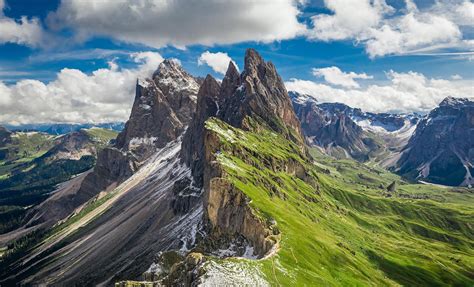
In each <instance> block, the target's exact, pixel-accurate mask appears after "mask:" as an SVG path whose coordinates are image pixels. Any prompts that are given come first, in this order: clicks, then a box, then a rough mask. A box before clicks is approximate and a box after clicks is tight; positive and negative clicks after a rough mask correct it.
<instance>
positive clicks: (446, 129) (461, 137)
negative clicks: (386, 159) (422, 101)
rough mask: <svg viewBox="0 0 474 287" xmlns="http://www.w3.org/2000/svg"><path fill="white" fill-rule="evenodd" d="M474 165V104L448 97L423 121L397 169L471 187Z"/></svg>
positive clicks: (410, 175) (466, 100) (407, 173)
mask: <svg viewBox="0 0 474 287" xmlns="http://www.w3.org/2000/svg"><path fill="white" fill-rule="evenodd" d="M473 163H474V102H473V101H471V100H469V99H456V98H451V97H448V98H446V99H444V100H443V101H442V102H441V103H440V104H439V107H437V108H436V109H434V110H432V111H431V112H430V113H429V115H428V116H427V117H426V118H424V119H423V120H422V121H421V122H420V124H419V125H418V127H417V128H416V131H415V133H414V135H413V137H412V138H411V139H410V141H409V142H408V144H407V145H406V146H405V148H404V150H403V153H402V156H401V157H400V159H399V160H398V162H397V169H396V170H397V171H398V172H399V173H401V174H403V175H405V176H408V177H410V178H415V179H420V180H426V181H429V182H433V183H439V184H446V185H462V186H470V185H472V184H474V179H473V172H474V164H473Z"/></svg>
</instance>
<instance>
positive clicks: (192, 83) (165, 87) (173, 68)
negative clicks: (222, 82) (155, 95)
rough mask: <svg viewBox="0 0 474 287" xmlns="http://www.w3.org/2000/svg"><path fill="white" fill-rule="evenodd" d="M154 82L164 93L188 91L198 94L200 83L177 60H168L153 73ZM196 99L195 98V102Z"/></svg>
mask: <svg viewBox="0 0 474 287" xmlns="http://www.w3.org/2000/svg"><path fill="white" fill-rule="evenodd" d="M153 80H154V81H155V83H156V85H157V86H158V87H159V88H160V89H161V90H162V91H163V93H165V94H166V93H167V92H168V91H171V92H180V91H183V90H184V91H188V92H190V93H194V94H197V92H198V90H199V83H198V82H197V80H196V79H195V78H194V77H193V76H191V75H190V74H189V73H188V72H186V71H185V70H184V69H183V67H182V66H181V64H180V63H179V61H178V60H177V59H166V60H164V61H163V62H161V63H160V65H159V66H158V69H157V70H156V71H155V72H154V73H153ZM195 99H196V98H194V100H195Z"/></svg>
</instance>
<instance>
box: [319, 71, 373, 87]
mask: <svg viewBox="0 0 474 287" xmlns="http://www.w3.org/2000/svg"><path fill="white" fill-rule="evenodd" d="M312 72H313V75H314V76H316V77H323V78H324V80H325V81H326V82H328V83H330V84H333V85H337V86H342V87H345V88H359V87H360V86H359V84H358V83H357V82H356V81H355V80H354V79H372V78H373V77H372V76H369V75H367V74H365V73H362V74H357V73H354V72H349V73H346V72H343V71H341V69H339V68H338V67H335V66H333V67H327V68H318V69H317V68H313V70H312Z"/></svg>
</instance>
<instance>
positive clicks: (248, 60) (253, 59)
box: [244, 48, 264, 71]
mask: <svg viewBox="0 0 474 287" xmlns="http://www.w3.org/2000/svg"><path fill="white" fill-rule="evenodd" d="M261 64H264V61H263V58H262V57H261V56H260V54H259V53H258V52H257V51H256V50H255V49H251V48H250V49H247V51H245V66H244V70H245V71H251V70H254V69H256V68H257V67H258V66H259V65H261Z"/></svg>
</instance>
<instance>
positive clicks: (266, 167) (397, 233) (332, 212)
mask: <svg viewBox="0 0 474 287" xmlns="http://www.w3.org/2000/svg"><path fill="white" fill-rule="evenodd" d="M207 128H208V129H209V130H211V131H212V132H214V133H215V134H217V135H218V136H219V139H220V141H221V150H220V151H219V155H218V161H219V162H220V164H221V165H222V167H223V168H224V169H225V171H226V172H227V178H228V179H229V180H230V181H231V182H232V183H233V184H234V186H235V187H237V188H238V189H239V190H240V191H242V192H243V193H244V194H245V195H246V196H248V197H249V198H250V200H251V201H250V205H251V207H252V208H253V210H254V211H255V213H256V214H257V215H259V216H261V217H262V218H264V219H265V220H268V221H269V222H274V221H276V223H277V227H278V229H279V231H280V232H281V242H280V243H279V250H278V252H277V253H276V254H274V255H273V256H270V257H268V258H266V259H262V260H250V259H237V258H232V259H230V258H229V259H216V258H212V257H208V258H207V261H206V265H205V269H206V270H208V274H211V275H212V274H213V272H215V271H216V270H219V272H227V274H234V275H235V276H237V277H239V276H241V277H242V276H246V275H245V274H249V272H250V273H251V274H254V275H257V276H260V277H261V278H262V279H264V280H265V281H267V282H268V283H269V284H270V285H272V286H397V285H404V286H447V285H448V286H472V285H473V284H474V271H473V270H474V251H473V250H474V227H473V225H472V223H473V222H474V194H472V193H471V192H470V191H468V190H466V189H455V190H453V189H444V188H440V187H435V186H426V185H417V184H408V183H405V182H404V181H403V180H401V179H400V177H398V176H396V175H393V174H391V173H389V172H387V171H385V170H382V169H379V168H376V167H374V168H372V167H368V166H366V165H364V164H360V163H357V162H354V161H349V160H340V161H338V160H334V159H331V158H328V157H325V156H323V155H318V154H317V153H313V157H314V162H313V159H307V158H306V156H303V155H301V153H300V152H298V151H297V147H296V146H295V145H294V144H293V143H291V142H289V141H287V140H285V139H284V138H283V137H281V136H280V135H278V134H275V133H273V132H271V131H268V130H266V129H260V130H259V132H258V133H254V132H248V131H242V130H239V129H236V128H234V127H232V126H229V125H228V124H226V123H224V122H222V121H220V120H217V119H211V120H209V121H208V122H207ZM284 162H287V163H291V162H293V163H295V162H296V163H299V164H301V165H303V166H304V169H305V175H304V176H301V175H300V176H295V175H293V174H288V173H287V172H286V171H285V168H284V164H283V163H284ZM393 182H395V184H392V183H393ZM239 274H244V275H239ZM211 277H212V276H211ZM242 280H243V281H242V282H245V278H242Z"/></svg>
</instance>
